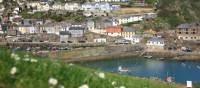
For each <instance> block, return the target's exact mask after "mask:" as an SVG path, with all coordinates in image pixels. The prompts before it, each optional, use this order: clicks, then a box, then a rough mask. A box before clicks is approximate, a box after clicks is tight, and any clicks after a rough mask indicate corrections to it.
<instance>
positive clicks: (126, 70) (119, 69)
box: [118, 66, 129, 72]
mask: <svg viewBox="0 0 200 88" xmlns="http://www.w3.org/2000/svg"><path fill="white" fill-rule="evenodd" d="M118 71H119V72H128V71H129V70H128V68H123V67H122V66H119V67H118Z"/></svg>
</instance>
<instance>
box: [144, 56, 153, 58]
mask: <svg viewBox="0 0 200 88" xmlns="http://www.w3.org/2000/svg"><path fill="white" fill-rule="evenodd" d="M144 57H145V58H152V56H144Z"/></svg>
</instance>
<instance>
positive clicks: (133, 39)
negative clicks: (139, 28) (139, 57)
mask: <svg viewBox="0 0 200 88" xmlns="http://www.w3.org/2000/svg"><path fill="white" fill-rule="evenodd" d="M142 39H143V38H142V36H139V35H135V36H133V38H132V40H131V43H132V44H137V43H140V42H141V40H142Z"/></svg>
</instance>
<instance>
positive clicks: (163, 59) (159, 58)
mask: <svg viewBox="0 0 200 88" xmlns="http://www.w3.org/2000/svg"><path fill="white" fill-rule="evenodd" d="M164 59H165V58H157V60H164Z"/></svg>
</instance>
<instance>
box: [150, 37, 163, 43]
mask: <svg viewBox="0 0 200 88" xmlns="http://www.w3.org/2000/svg"><path fill="white" fill-rule="evenodd" d="M148 41H152V42H164V40H163V39H162V38H160V37H153V38H151V39H149V40H148Z"/></svg>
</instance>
